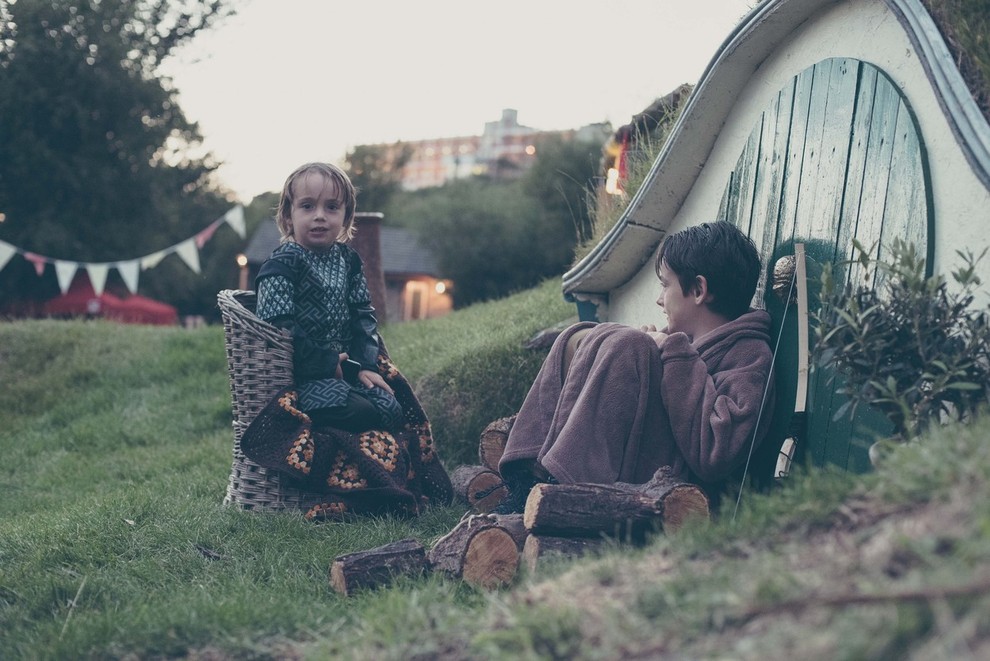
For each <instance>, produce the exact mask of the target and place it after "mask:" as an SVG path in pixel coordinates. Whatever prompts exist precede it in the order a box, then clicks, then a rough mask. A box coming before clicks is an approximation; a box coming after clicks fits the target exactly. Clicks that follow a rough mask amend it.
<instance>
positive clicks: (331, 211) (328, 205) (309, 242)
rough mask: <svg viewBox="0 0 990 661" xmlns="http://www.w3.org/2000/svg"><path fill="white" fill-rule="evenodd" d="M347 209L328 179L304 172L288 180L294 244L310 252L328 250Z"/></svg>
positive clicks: (339, 228) (338, 234) (341, 224)
mask: <svg viewBox="0 0 990 661" xmlns="http://www.w3.org/2000/svg"><path fill="white" fill-rule="evenodd" d="M346 213H347V210H346V209H345V208H344V202H343V200H341V199H340V194H339V191H338V190H337V187H336V186H335V185H334V184H333V182H332V181H330V180H329V179H327V178H326V177H324V176H323V175H322V174H320V173H318V172H304V173H303V174H301V175H300V176H299V178H298V179H296V181H294V182H293V183H292V209H291V212H290V216H289V220H290V221H291V223H292V236H293V238H294V239H295V241H296V243H298V244H299V245H301V246H302V247H303V248H307V249H309V250H312V251H314V252H323V251H325V250H328V249H329V248H330V246H332V245H333V244H334V242H335V241H336V240H337V238H338V237H339V236H340V233H341V231H342V230H343V229H344V218H345V216H346Z"/></svg>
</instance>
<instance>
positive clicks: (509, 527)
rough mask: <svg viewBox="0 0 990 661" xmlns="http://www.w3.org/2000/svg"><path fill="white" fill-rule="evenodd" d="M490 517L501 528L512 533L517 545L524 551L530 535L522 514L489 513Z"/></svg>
mask: <svg viewBox="0 0 990 661" xmlns="http://www.w3.org/2000/svg"><path fill="white" fill-rule="evenodd" d="M488 518H490V519H492V520H493V521H494V522H495V525H497V526H498V527H499V528H504V529H505V531H506V532H508V533H509V534H510V535H512V539H514V540H516V546H518V547H519V550H520V551H522V549H523V545H524V544H525V543H526V538H527V537H529V531H528V530H526V524H525V523H523V515H522V514H489V515H488Z"/></svg>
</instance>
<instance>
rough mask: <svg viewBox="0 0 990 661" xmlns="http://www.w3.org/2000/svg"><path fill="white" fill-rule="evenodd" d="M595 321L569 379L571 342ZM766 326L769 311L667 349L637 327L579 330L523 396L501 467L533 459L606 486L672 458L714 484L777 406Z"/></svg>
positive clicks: (642, 475)
mask: <svg viewBox="0 0 990 661" xmlns="http://www.w3.org/2000/svg"><path fill="white" fill-rule="evenodd" d="M589 327H590V328H592V330H591V331H589V332H588V333H587V335H586V336H585V337H584V339H583V340H582V342H581V344H580V345H579V347H578V349H577V351H575V353H574V357H573V359H572V360H571V364H570V367H569V369H568V371H567V374H566V376H565V377H564V378H563V380H562V379H561V366H562V363H561V361H562V358H563V354H564V347H565V346H566V344H567V340H568V338H569V337H570V336H571V335H572V334H573V333H574V332H575V331H577V330H580V329H582V328H589ZM769 333H770V317H769V315H768V314H767V313H766V312H764V311H762V310H751V311H749V312H747V313H746V314H744V315H742V316H741V317H739V318H738V319H735V320H733V321H731V322H729V323H727V324H724V325H723V326H720V327H718V328H716V329H715V330H713V331H711V332H709V333H707V334H706V335H703V336H702V337H699V338H697V339H696V340H695V341H694V342H691V341H690V340H689V339H688V337H687V335H685V334H684V333H673V334H671V335H670V336H668V337H667V339H666V340H665V341H664V342H663V344H662V346H661V347H659V348H658V347H657V345H656V343H655V342H654V340H653V338H652V337H650V336H649V335H647V334H646V333H644V332H642V331H640V330H637V329H635V328H631V327H629V326H623V325H621V324H616V323H603V324H598V325H593V324H590V323H581V324H576V325H574V326H571V327H570V328H568V329H567V330H565V331H564V332H563V333H561V335H560V337H558V338H557V340H556V342H555V343H554V346H553V348H552V349H551V350H550V354H549V355H548V356H547V359H546V361H544V363H543V367H542V368H541V369H540V372H539V374H538V375H537V377H536V380H535V381H534V383H533V386H532V388H531V389H530V391H529V394H528V395H527V396H526V400H525V401H524V402H523V405H522V408H521V409H520V410H519V414H518V416H517V418H516V421H515V423H514V425H513V427H512V430H511V432H510V434H509V438H508V441H507V443H506V449H505V454H504V455H503V456H502V464H503V465H504V464H505V463H506V462H509V461H513V460H516V459H533V458H535V459H538V460H539V462H540V463H541V464H542V465H543V466H544V467H545V468H546V469H547V470H549V471H550V473H551V474H553V476H554V477H555V478H556V479H557V480H558V481H560V482H562V483H574V482H591V483H597V484H610V483H613V482H632V483H641V482H646V481H647V480H649V479H650V478H651V477H652V476H653V474H654V472H655V471H656V469H657V468H659V467H660V466H665V465H666V466H670V467H671V468H672V469H673V473H674V475H675V476H676V477H679V478H681V479H685V480H691V481H693V482H697V483H699V484H702V485H703V486H705V487H706V488H708V489H714V490H717V489H719V488H720V487H721V483H722V482H723V481H724V480H725V479H726V478H727V477H728V476H729V475H730V474H731V473H732V472H733V471H734V470H735V469H736V468H737V467H739V466H740V464H741V463H743V462H744V461H745V459H746V456H747V453H748V451H749V447H750V445H751V444H752V443H753V441H754V432H755V429H756V426H757V423H758V421H759V423H760V432H759V433H757V434H756V441H757V442H759V441H760V440H762V436H763V434H764V433H765V429H766V426H767V424H768V423H769V420H770V416H771V414H772V412H773V410H772V409H773V384H772V379H771V380H770V383H768V376H769V374H770V370H771V365H772V354H771V351H770V346H769V341H770V335H769ZM764 401H766V405H765V407H764V409H765V410H764V412H763V414H762V416H761V415H760V408H761V406H763V404H764Z"/></svg>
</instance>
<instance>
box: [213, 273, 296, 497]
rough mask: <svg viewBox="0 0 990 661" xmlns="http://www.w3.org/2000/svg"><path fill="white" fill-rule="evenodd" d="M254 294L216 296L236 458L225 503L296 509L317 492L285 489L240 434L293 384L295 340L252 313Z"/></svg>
mask: <svg viewBox="0 0 990 661" xmlns="http://www.w3.org/2000/svg"><path fill="white" fill-rule="evenodd" d="M256 302H257V297H256V295H255V293H254V292H252V291H243V290H234V289H225V290H223V291H221V292H219V293H218V294H217V305H218V306H219V307H220V314H221V316H222V317H223V329H224V340H225V345H226V349H227V370H228V372H229V376H230V397H231V405H232V411H233V415H234V460H233V464H232V466H231V469H230V481H229V483H228V484H227V493H226V496H224V500H223V502H224V504H225V505H230V504H234V505H237V506H239V507H241V508H243V509H249V510H267V511H272V510H274V511H280V510H298V509H302V508H303V507H304V505H303V502H304V501H305V500H307V499H308V500H310V501H312V498H313V496H314V494H310V493H307V492H304V491H300V490H299V489H294V488H292V487H289V486H285V485H283V484H282V483H281V481H280V479H279V475H278V474H277V473H275V472H273V471H268V470H267V469H265V468H262V467H261V466H259V465H258V464H256V463H254V462H253V461H251V460H250V459H248V458H247V457H245V456H244V453H243V452H241V436H242V435H243V434H244V430H245V429H247V427H248V425H249V424H251V421H252V420H254V418H255V416H256V415H258V412H259V411H261V409H262V408H264V406H265V405H266V404H267V403H268V402H269V401H271V398H272V397H273V396H274V395H275V393H276V392H278V390H279V389H280V388H283V387H285V386H288V385H291V383H292V339H291V337H290V336H289V333H288V332H287V331H284V330H282V329H279V328H276V327H275V326H272V325H271V324H269V323H267V322H265V321H262V320H261V319H259V318H258V317H256V316H255V314H254V309H255V303H256Z"/></svg>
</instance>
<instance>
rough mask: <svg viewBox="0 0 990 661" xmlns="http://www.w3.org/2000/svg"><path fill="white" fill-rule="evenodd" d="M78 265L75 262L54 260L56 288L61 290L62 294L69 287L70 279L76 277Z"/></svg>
mask: <svg viewBox="0 0 990 661" xmlns="http://www.w3.org/2000/svg"><path fill="white" fill-rule="evenodd" d="M78 268H79V266H78V265H77V264H76V263H75V262H64V261H62V260H58V261H57V262H55V275H56V276H57V277H58V288H59V289H61V290H62V293H63V294H64V293H65V292H66V291H68V289H69V285H71V284H72V279H73V278H74V277H76V271H77V270H78Z"/></svg>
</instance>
